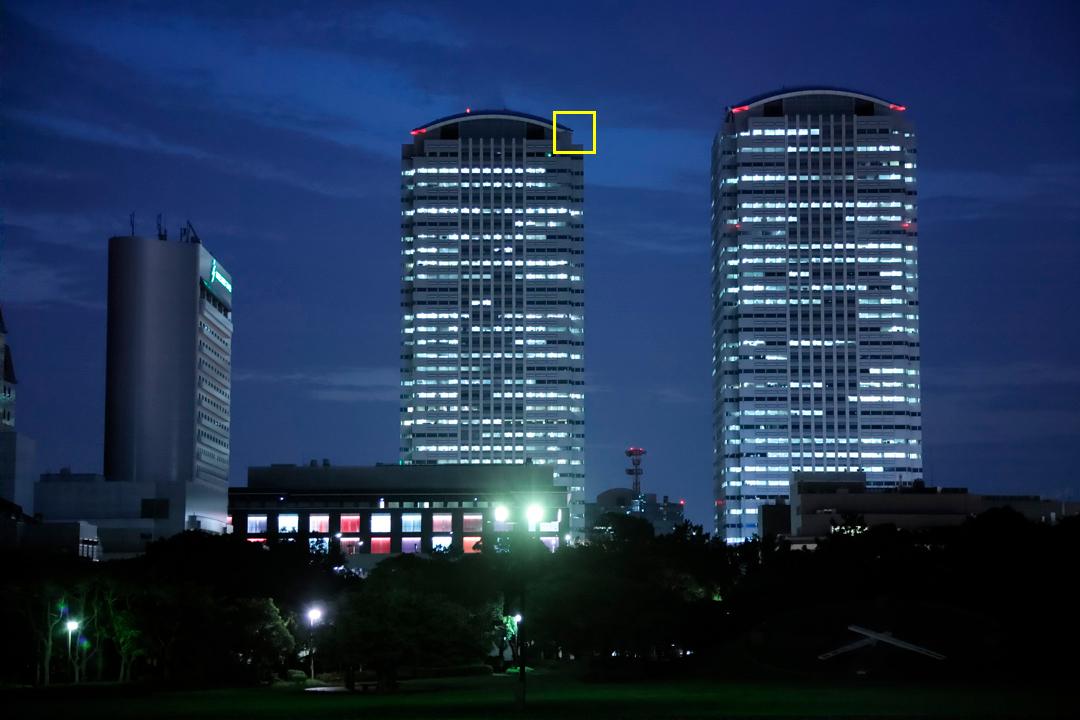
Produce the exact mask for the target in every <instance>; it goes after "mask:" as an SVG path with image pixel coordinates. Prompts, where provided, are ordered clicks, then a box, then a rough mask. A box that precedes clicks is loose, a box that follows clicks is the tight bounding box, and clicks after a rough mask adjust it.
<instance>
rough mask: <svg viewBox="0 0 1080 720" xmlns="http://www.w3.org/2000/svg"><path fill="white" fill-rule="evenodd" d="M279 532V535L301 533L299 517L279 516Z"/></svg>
mask: <svg viewBox="0 0 1080 720" xmlns="http://www.w3.org/2000/svg"><path fill="white" fill-rule="evenodd" d="M277 531H278V532H279V533H294V532H300V516H299V515H278V518H277Z"/></svg>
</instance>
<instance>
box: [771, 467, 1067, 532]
mask: <svg viewBox="0 0 1080 720" xmlns="http://www.w3.org/2000/svg"><path fill="white" fill-rule="evenodd" d="M1006 507H1009V508H1012V509H1013V510H1015V511H1017V512H1018V513H1020V514H1021V515H1023V516H1024V517H1025V518H1026V519H1028V520H1030V521H1032V522H1044V523H1056V522H1058V521H1060V520H1061V519H1062V518H1065V517H1071V516H1074V515H1076V514H1077V513H1078V512H1080V503H1075V502H1063V501H1061V500H1048V499H1043V498H1041V497H1039V496H1038V495H980V494H976V493H969V492H968V490H967V488H962V487H952V488H950V487H926V486H925V485H924V484H923V482H922V481H920V480H916V481H915V482H914V483H913V484H912V485H911V486H908V487H894V488H889V489H886V490H870V489H869V488H868V487H867V482H866V478H865V477H863V474H862V473H802V472H799V473H795V474H794V477H793V479H792V484H791V497H790V502H789V503H787V504H784V505H767V506H765V507H763V508H762V509H763V510H768V511H770V512H769V514H768V515H767V517H768V520H767V522H766V525H767V527H766V532H765V534H772V535H783V536H786V537H787V539H788V540H789V541H790V542H791V543H792V544H793V546H798V547H806V548H810V549H813V547H815V546H816V543H817V539H818V538H822V537H827V536H828V535H830V534H832V533H834V532H849V533H850V532H859V531H860V530H861V529H864V528H870V527H875V526H878V525H895V526H896V527H897V528H899V529H901V530H912V531H916V530H927V529H930V528H936V527H948V526H954V525H961V524H963V522H964V521H965V520H968V519H969V518H972V517H975V516H976V515H980V514H982V513H984V512H986V511H988V510H992V509H995V508H1006ZM852 523H854V524H852ZM770 525H771V527H769V526H770Z"/></svg>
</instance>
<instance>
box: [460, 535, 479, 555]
mask: <svg viewBox="0 0 1080 720" xmlns="http://www.w3.org/2000/svg"><path fill="white" fill-rule="evenodd" d="M479 542H480V538H478V537H465V538H461V543H462V545H463V546H464V548H465V553H466V554H468V553H478V552H480V549H479V548H478V547H476V545H477V543H479Z"/></svg>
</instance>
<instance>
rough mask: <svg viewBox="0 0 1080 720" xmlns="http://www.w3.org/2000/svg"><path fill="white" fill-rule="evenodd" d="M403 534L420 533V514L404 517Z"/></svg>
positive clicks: (408, 514)
mask: <svg viewBox="0 0 1080 720" xmlns="http://www.w3.org/2000/svg"><path fill="white" fill-rule="evenodd" d="M401 532H420V513H416V514H412V513H407V514H405V515H402V516H401Z"/></svg>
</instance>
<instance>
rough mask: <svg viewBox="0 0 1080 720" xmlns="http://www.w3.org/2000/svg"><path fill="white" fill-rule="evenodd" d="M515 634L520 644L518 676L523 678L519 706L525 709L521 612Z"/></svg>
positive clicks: (515, 626) (515, 619)
mask: <svg viewBox="0 0 1080 720" xmlns="http://www.w3.org/2000/svg"><path fill="white" fill-rule="evenodd" d="M514 631H515V632H514V635H516V636H517V644H518V678H519V679H520V680H521V685H520V686H519V687H520V690H519V693H520V694H519V699H518V704H519V706H520V707H521V708H522V709H524V707H525V643H524V642H522V639H521V615H520V613H519V614H517V615H515V616H514Z"/></svg>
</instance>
